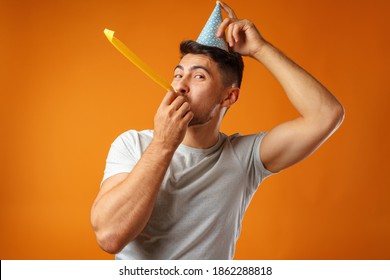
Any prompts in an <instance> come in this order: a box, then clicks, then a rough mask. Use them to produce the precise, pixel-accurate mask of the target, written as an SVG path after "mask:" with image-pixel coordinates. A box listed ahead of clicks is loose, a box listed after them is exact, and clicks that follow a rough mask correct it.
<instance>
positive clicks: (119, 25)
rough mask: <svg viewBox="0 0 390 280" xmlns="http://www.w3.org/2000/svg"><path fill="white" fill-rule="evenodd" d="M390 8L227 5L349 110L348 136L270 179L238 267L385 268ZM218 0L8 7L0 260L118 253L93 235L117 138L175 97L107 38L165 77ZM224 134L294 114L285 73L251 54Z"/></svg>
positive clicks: (2, 77)
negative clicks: (245, 263) (275, 73)
mask: <svg viewBox="0 0 390 280" xmlns="http://www.w3.org/2000/svg"><path fill="white" fill-rule="evenodd" d="M389 3H390V2H389V1H385V0H384V1H339V0H331V1H329V0H326V1H325V0H324V1H312V0H292V1H291V0H288V1H287V0H284V1H282V0H279V1H277V0H276V1H255V0H252V1H251V0H248V1H243V0H230V1H229V2H228V4H230V5H231V6H232V7H233V8H234V9H235V11H236V13H237V14H238V16H240V17H246V18H249V19H251V20H252V21H254V22H255V23H256V24H257V26H258V28H259V29H260V30H261V32H262V34H263V35H264V37H265V38H266V39H268V40H269V41H270V42H272V43H273V44H274V45H276V46H278V47H279V48H280V49H282V50H283V51H284V52H285V53H286V54H287V55H288V56H290V57H291V58H293V59H294V60H295V61H297V62H298V63H299V64H300V65H302V66H303V67H304V68H306V69H307V70H308V71H309V72H310V73H312V74H313V75H314V76H316V77H317V78H318V79H319V80H320V81H322V82H323V83H324V84H325V85H326V86H327V87H328V88H329V89H330V90H331V91H332V92H333V93H334V94H335V95H336V96H337V97H338V98H339V99H340V101H341V102H342V103H343V105H344V106H345V109H346V119H345V121H344V123H343V125H342V126H341V128H340V130H339V131H337V133H336V134H335V135H334V136H332V137H331V138H330V139H329V141H328V142H327V143H325V144H324V146H322V147H321V148H320V149H319V150H318V151H317V152H316V153H315V154H314V155H312V156H311V157H310V158H308V159H307V160H305V161H304V162H302V163H300V164H298V165H296V166H294V167H292V168H290V169H288V170H285V171H283V172H282V173H281V174H279V175H277V176H273V177H271V178H269V179H267V180H266V181H265V182H264V183H263V184H262V186H261V187H260V189H259V191H258V192H257V194H256V196H255V198H254V199H253V201H252V204H251V205H250V207H249V209H248V212H247V214H246V218H245V220H244V224H243V230H242V234H241V237H240V239H239V242H238V246H237V252H236V258H237V259H389V258H390V238H389V237H390V222H389V221H390V203H389V198H390V188H389V187H390V180H389V172H390V168H389V167H390V164H389V156H390V155H389V148H388V144H389V143H390V139H389V125H388V112H389V105H390V104H389V99H390V90H389V89H390V86H389V73H390V72H389V65H390V55H389V42H390V40H389V31H390V30H389V19H388V18H389V15H388V13H389V11H390V4H389ZM213 8H214V1H182V0H175V1H154V0H149V1H115V0H110V1H91V0H88V1H73V2H71V1H65V0H63V1H38V0H29V1H13V0H1V1H0V31H1V33H0V34H1V44H0V59H1V61H0V71H1V72H0V82H1V103H0V106H1V108H0V121H1V140H0V141H1V168H0V170H1V171H0V172H1V191H0V209H1V212H0V227H1V228H0V258H1V259H111V258H113V257H112V256H111V255H109V254H106V253H105V252H103V251H102V250H100V248H99V247H98V245H97V243H96V241H95V237H94V234H93V231H92V228H91V226H90V222H89V214H90V207H91V205H92V202H93V200H94V198H95V196H96V194H97V192H98V190H99V184H100V180H101V179H102V176H103V170H104V165H105V158H106V156H107V153H108V150H109V147H110V144H111V142H112V141H113V140H114V139H115V138H116V137H117V136H118V135H119V134H120V133H122V132H124V131H126V130H128V129H145V128H152V125H153V116H154V112H155V110H156V109H157V106H158V104H159V102H160V99H161V98H162V96H163V95H164V91H163V90H161V88H160V87H159V86H158V85H155V84H154V83H153V82H152V81H151V80H149V79H148V78H147V77H146V76H145V75H144V74H142V73H141V72H140V71H139V70H137V69H136V68H135V67H134V66H133V65H132V64H131V63H130V62H128V61H127V60H126V59H125V58H124V57H123V56H122V55H121V54H119V52H117V51H116V50H115V49H114V48H113V46H111V45H110V43H109V42H108V41H107V39H106V38H105V36H104V34H103V30H104V28H110V29H112V30H115V31H116V35H117V36H118V38H120V39H121V40H122V41H123V42H125V43H126V44H127V45H128V46H129V47H130V48H131V49H132V50H133V51H134V52H136V53H137V54H138V55H139V56H140V57H142V58H143V59H144V60H145V61H146V62H147V63H148V64H150V65H151V66H152V67H153V68H154V69H155V70H156V71H157V72H158V73H159V74H161V75H162V76H163V77H165V78H166V79H168V80H170V79H171V77H172V71H173V68H174V66H175V65H176V63H177V62H178V58H179V55H178V43H179V42H180V41H181V40H183V39H196V37H197V35H198V34H199V32H200V31H201V29H202V27H203V25H204V23H205V22H206V20H207V18H208V16H209V14H210V13H211V11H212V9H213ZM245 62H246V69H245V74H244V84H243V87H242V93H241V98H240V100H239V102H238V103H237V104H236V105H235V106H234V107H233V108H232V109H231V110H230V111H229V113H228V114H227V116H226V119H225V120H224V123H223V127H222V129H223V131H224V132H226V133H227V134H231V133H234V132H237V131H239V132H241V133H253V132H258V131H265V130H269V129H270V128H272V127H273V126H275V125H276V124H278V123H280V122H282V121H285V120H287V119H290V118H293V117H295V116H296V113H295V111H294V110H293V108H292V107H291V105H290V104H289V102H288V100H287V98H286V97H285V96H284V94H283V92H282V90H281V88H280V86H279V85H278V83H277V82H276V81H275V79H274V78H273V77H272V76H271V75H270V74H269V73H268V72H267V70H266V69H264V67H263V66H261V65H259V64H257V63H255V62H254V61H251V60H249V59H245Z"/></svg>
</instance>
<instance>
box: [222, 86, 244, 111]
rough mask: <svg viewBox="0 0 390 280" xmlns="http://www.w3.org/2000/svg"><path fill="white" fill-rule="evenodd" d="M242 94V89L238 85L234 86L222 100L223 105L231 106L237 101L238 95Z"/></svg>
mask: <svg viewBox="0 0 390 280" xmlns="http://www.w3.org/2000/svg"><path fill="white" fill-rule="evenodd" d="M239 96H240V89H239V88H238V87H232V88H230V89H229V92H228V95H227V96H226V97H225V99H224V100H223V101H222V104H221V106H222V107H230V106H231V105H233V104H234V103H236V102H237V100H238V97H239Z"/></svg>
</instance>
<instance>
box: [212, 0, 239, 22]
mask: <svg viewBox="0 0 390 280" xmlns="http://www.w3.org/2000/svg"><path fill="white" fill-rule="evenodd" d="M217 3H220V4H221V7H222V9H223V10H224V11H225V12H226V13H227V14H228V16H229V18H233V19H238V17H237V16H236V13H235V12H234V11H233V9H232V8H230V7H229V6H228V5H227V4H225V3H223V2H221V1H217Z"/></svg>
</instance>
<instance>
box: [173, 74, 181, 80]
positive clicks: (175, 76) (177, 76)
mask: <svg viewBox="0 0 390 280" xmlns="http://www.w3.org/2000/svg"><path fill="white" fill-rule="evenodd" d="M173 77H174V78H175V79H180V78H182V77H183V76H182V75H181V74H175V75H174V76H173Z"/></svg>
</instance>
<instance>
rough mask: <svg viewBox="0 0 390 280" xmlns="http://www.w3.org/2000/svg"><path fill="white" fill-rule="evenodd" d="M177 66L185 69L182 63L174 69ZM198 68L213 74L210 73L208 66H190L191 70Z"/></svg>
mask: <svg viewBox="0 0 390 280" xmlns="http://www.w3.org/2000/svg"><path fill="white" fill-rule="evenodd" d="M177 68H179V69H181V70H183V71H184V67H183V66H182V65H180V64H179V65H177V66H176V67H175V69H174V70H176V69H177ZM196 69H203V70H204V71H206V72H207V74H209V75H210V76H211V73H210V71H209V69H207V68H206V67H204V66H202V65H193V66H191V67H190V69H189V70H190V71H193V70H196Z"/></svg>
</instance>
